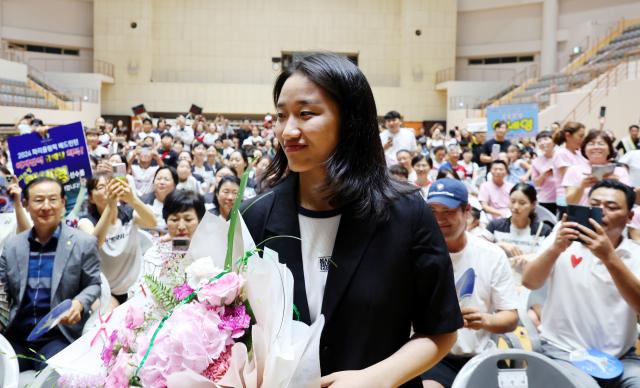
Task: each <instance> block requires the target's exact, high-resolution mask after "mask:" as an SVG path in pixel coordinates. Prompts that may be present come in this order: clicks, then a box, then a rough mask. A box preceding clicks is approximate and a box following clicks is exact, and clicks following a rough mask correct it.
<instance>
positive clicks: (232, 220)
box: [129, 167, 255, 386]
mask: <svg viewBox="0 0 640 388" xmlns="http://www.w3.org/2000/svg"><path fill="white" fill-rule="evenodd" d="M251 170H252V168H251V167H249V168H247V170H246V171H245V172H244V173H243V174H242V179H241V180H240V189H239V190H238V197H237V198H236V200H235V201H234V203H233V208H232V209H231V213H230V217H229V231H228V233H227V254H226V256H225V260H224V271H222V272H221V273H219V274H218V275H216V276H215V277H213V278H211V279H209V281H208V283H207V284H210V283H213V282H215V281H216V280H218V279H220V278H221V277H223V276H224V275H226V274H228V273H229V272H231V270H232V267H233V238H234V235H235V231H236V224H237V223H238V217H239V212H238V209H239V208H240V204H241V203H242V199H243V197H244V190H245V188H246V187H247V183H248V182H249V174H250V173H251ZM253 253H255V250H254V251H250V252H246V253H245V255H244V256H243V258H244V257H246V259H248V258H249V256H251V255H252V254H253ZM246 259H245V260H244V261H245V263H246ZM240 260H242V258H241V259H240ZM203 287H204V286H202V287H200V288H198V289H197V290H195V291H193V292H192V293H191V294H189V295H188V296H187V297H186V298H184V299H183V300H181V301H180V303H178V304H177V305H176V306H175V307H174V308H172V309H171V310H169V312H168V313H167V314H166V315H165V316H164V317H162V320H161V321H160V323H159V324H158V327H157V328H156V330H155V331H154V332H153V335H152V336H151V341H150V342H149V347H148V348H147V351H146V352H145V354H144V357H142V360H140V364H139V365H138V368H136V373H135V374H134V375H133V377H132V378H131V381H129V383H130V384H131V385H136V386H140V377H139V376H138V374H139V373H140V370H141V369H142V367H143V366H144V364H145V363H146V362H147V359H148V358H149V354H150V353H151V349H152V348H153V345H154V344H155V342H156V337H157V336H158V333H159V332H160V330H162V328H163V327H164V324H165V323H166V322H167V321H168V320H169V318H171V315H173V312H174V311H175V310H176V309H177V308H178V307H180V306H182V305H184V304H187V303H189V302H191V301H192V300H193V299H194V298H195V297H196V295H197V294H198V292H199V291H200V290H202V288H203Z"/></svg>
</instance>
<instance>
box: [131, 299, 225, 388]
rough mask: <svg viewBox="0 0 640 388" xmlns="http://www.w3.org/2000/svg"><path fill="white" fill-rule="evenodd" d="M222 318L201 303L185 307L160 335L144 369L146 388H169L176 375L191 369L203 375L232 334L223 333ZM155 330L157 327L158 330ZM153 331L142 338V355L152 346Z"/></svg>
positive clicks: (140, 343) (139, 349)
mask: <svg viewBox="0 0 640 388" xmlns="http://www.w3.org/2000/svg"><path fill="white" fill-rule="evenodd" d="M219 323H220V316H219V315H218V314H217V312H216V311H215V310H212V309H209V308H207V306H205V305H203V304H201V303H189V304H185V305H182V306H180V307H178V308H176V310H175V311H174V313H173V315H172V316H171V319H169V320H168V321H167V322H166V323H165V325H164V328H163V329H162V330H161V331H160V332H159V333H158V336H157V337H156V341H155V343H154V345H153V348H152V349H151V352H150V353H149V358H148V359H147V361H146V363H145V365H144V366H143V367H142V369H141V370H140V374H139V377H140V380H141V383H142V386H144V387H152V388H155V387H165V386H166V381H167V377H168V376H170V375H171V374H172V373H174V372H178V371H182V370H186V369H191V370H193V371H194V372H196V373H199V374H201V373H202V372H203V371H204V370H205V369H206V368H207V367H208V366H209V364H210V363H211V362H212V360H215V359H217V358H218V357H220V354H221V353H222V352H224V350H225V345H226V343H227V341H228V339H229V334H228V332H226V331H224V330H220V329H219V327H218V325H219ZM154 329H155V328H154ZM152 334H153V330H151V331H150V332H149V333H147V334H146V335H141V336H139V338H138V341H137V345H138V347H137V348H138V356H139V357H140V358H142V356H144V353H145V352H146V351H147V348H148V347H149V340H150V337H151V335H152Z"/></svg>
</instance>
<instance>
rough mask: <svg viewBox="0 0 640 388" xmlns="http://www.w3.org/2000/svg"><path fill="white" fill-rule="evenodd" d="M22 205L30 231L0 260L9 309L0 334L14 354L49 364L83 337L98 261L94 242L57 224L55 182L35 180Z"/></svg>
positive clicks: (23, 365) (61, 201)
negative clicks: (59, 309) (34, 335)
mask: <svg viewBox="0 0 640 388" xmlns="http://www.w3.org/2000/svg"><path fill="white" fill-rule="evenodd" d="M24 200H25V202H26V208H27V210H28V211H29V214H30V216H31V218H32V220H33V228H32V229H30V230H27V231H25V232H22V233H20V234H18V235H16V236H14V237H12V238H10V239H9V240H8V241H7V243H6V245H5V248H4V251H3V252H2V256H0V282H2V283H3V284H4V285H5V289H6V292H7V296H8V298H9V302H10V306H11V307H10V311H9V318H8V320H1V321H0V329H1V330H2V332H3V334H4V335H5V337H6V338H7V339H8V340H9V342H10V343H11V345H12V346H13V348H14V350H15V352H16V354H22V355H26V356H29V357H33V358H36V359H37V358H40V357H39V356H40V355H41V356H44V357H45V358H46V359H48V358H50V357H52V356H53V355H55V354H56V353H58V352H59V351H61V350H62V349H64V348H65V347H66V346H67V345H69V344H70V343H71V342H73V341H74V340H76V339H77V338H78V337H80V335H81V334H82V328H83V327H84V324H85V322H86V320H87V318H88V317H89V313H90V307H91V304H92V303H93V302H94V301H95V300H96V298H97V297H98V296H99V295H100V261H99V256H98V250H97V245H96V239H95V238H94V237H92V236H90V235H88V234H85V233H82V232H79V231H77V230H75V229H72V228H69V227H67V226H66V225H64V223H61V222H60V221H61V219H62V215H63V212H64V209H65V197H64V189H63V187H62V184H61V183H60V182H59V181H57V180H55V179H52V178H48V177H39V178H36V179H35V180H33V181H31V182H30V183H29V184H28V185H27V186H26V188H25V190H24ZM65 299H71V300H72V306H71V308H70V309H69V310H68V311H67V313H66V314H65V315H63V317H62V320H61V321H60V324H59V325H58V326H56V327H55V328H54V329H52V330H50V331H49V332H47V333H46V334H44V335H43V336H42V337H41V338H39V339H37V340H35V341H33V342H29V341H27V337H28V335H29V333H30V332H31V330H33V328H34V327H35V325H36V324H37V323H38V321H40V319H42V318H43V317H44V316H45V315H46V314H47V313H49V311H50V310H51V309H52V308H53V307H55V306H56V305H58V304H59V303H60V302H62V301H64V300H65ZM29 349H33V350H34V351H35V352H37V354H33V353H32V351H31V350H29ZM19 363H20V370H21V371H22V370H28V369H34V368H35V369H41V368H43V367H44V366H45V364H43V363H41V362H37V361H35V362H34V361H32V360H27V359H23V358H20V359H19Z"/></svg>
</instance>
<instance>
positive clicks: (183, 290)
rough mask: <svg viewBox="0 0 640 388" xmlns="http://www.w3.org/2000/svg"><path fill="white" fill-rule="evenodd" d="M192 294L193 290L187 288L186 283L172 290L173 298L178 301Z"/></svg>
mask: <svg viewBox="0 0 640 388" xmlns="http://www.w3.org/2000/svg"><path fill="white" fill-rule="evenodd" d="M192 293H193V288H191V287H189V285H188V284H187V283H184V284H182V285H179V286H177V287H176V288H174V289H173V296H175V297H176V299H178V300H183V299H184V298H186V297H187V296H189V295H191V294H192Z"/></svg>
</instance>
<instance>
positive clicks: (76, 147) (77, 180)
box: [7, 122, 91, 214]
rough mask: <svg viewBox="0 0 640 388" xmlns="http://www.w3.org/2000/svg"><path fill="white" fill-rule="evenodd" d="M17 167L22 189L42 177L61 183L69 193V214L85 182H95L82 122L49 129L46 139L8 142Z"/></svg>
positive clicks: (35, 136) (31, 137)
mask: <svg viewBox="0 0 640 388" xmlns="http://www.w3.org/2000/svg"><path fill="white" fill-rule="evenodd" d="M7 142H8V144H9V153H10V155H11V162H12V165H13V172H14V174H15V175H16V176H17V177H18V182H19V183H20V186H21V187H22V188H24V187H25V185H26V184H27V183H29V182H30V181H32V180H34V179H36V178H37V177H39V176H43V175H44V176H49V177H52V178H56V179H58V180H59V181H60V182H61V183H62V185H63V187H64V191H65V197H66V213H67V214H69V212H70V211H71V210H72V209H73V208H74V206H75V203H76V199H77V197H78V193H79V192H80V187H81V186H82V184H81V181H83V180H85V179H89V178H91V164H90V162H89V153H88V152H87V142H86V140H85V137H84V130H83V128H82V124H81V123H80V122H77V123H73V124H68V125H62V126H59V127H55V128H50V129H49V134H48V136H47V137H46V138H42V137H40V135H39V134H37V133H35V132H34V133H28V134H25V135H20V136H13V137H10V138H9V139H8V140H7Z"/></svg>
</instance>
